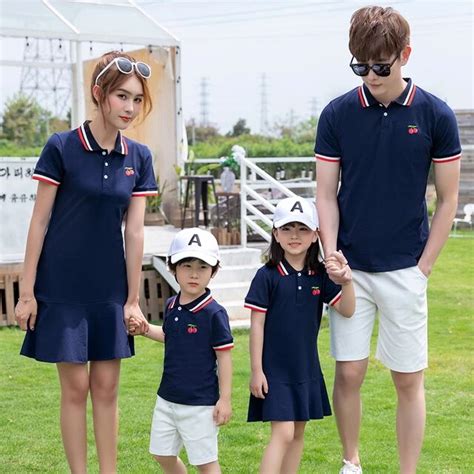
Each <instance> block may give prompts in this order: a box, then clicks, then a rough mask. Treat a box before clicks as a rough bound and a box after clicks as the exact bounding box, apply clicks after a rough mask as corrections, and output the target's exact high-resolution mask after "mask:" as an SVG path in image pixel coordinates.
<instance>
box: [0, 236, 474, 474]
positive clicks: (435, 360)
mask: <svg viewBox="0 0 474 474" xmlns="http://www.w3.org/2000/svg"><path fill="white" fill-rule="evenodd" d="M473 286H474V240H473V239H469V238H467V239H450V240H449V242H448V243H447V245H446V248H445V249H444V251H443V253H442V255H441V257H440V258H439V261H438V263H437V265H436V268H435V270H434V272H433V274H432V276H431V277H430V283H429V308H430V316H429V318H430V322H429V337H430V351H429V352H430V368H429V369H428V370H427V373H426V396H427V427H426V437H425V443H424V446H423V452H422V456H421V461H420V465H419V472H420V473H435V472H436V473H471V472H473V471H474V455H473V450H472V440H473V438H474V429H473V421H474V420H473V418H472V406H473V405H472V402H473V356H472V348H473V346H474V344H473V342H474V341H473V334H474V331H473V307H474V304H473ZM22 339H23V333H22V332H21V331H19V330H17V329H12V328H5V329H2V330H0V353H1V357H2V364H1V368H0V408H1V411H0V433H1V437H0V440H1V441H0V460H1V463H0V472H6V473H27V472H42V473H49V472H51V473H52V472H67V464H66V461H65V458H64V454H63V449H62V445H61V437H60V431H59V424H58V419H59V416H58V407H59V388H58V383H57V376H56V369H55V366H54V365H50V364H43V363H38V362H35V361H32V360H29V359H27V358H24V357H20V356H19V355H18V352H19V348H20V345H21V342H22ZM235 342H236V347H235V349H234V350H233V359H234V389H233V409H234V414H233V419H232V421H231V423H230V424H229V425H227V426H225V427H224V428H222V429H221V432H220V461H221V465H222V467H223V471H224V472H229V473H254V472H257V470H258V465H259V462H260V458H261V454H262V450H263V448H264V445H265V443H266V442H267V440H268V436H269V426H268V425H267V424H256V423H253V424H248V423H246V422H245V419H246V411H247V401H248V378H249V356H248V332H247V331H236V332H235ZM319 344H320V356H321V361H322V366H323V371H324V373H325V376H326V382H327V385H328V388H329V389H332V379H333V373H334V363H333V360H332V359H331V358H330V356H329V333H328V329H327V327H326V326H325V327H324V328H323V329H322V330H321V332H320V335H319ZM136 345H137V356H136V357H134V358H132V359H129V360H126V361H124V362H123V366H122V367H123V370H122V383H121V391H120V445H119V471H120V472H123V473H125V472H127V473H128V472H130V473H152V472H158V471H159V467H158V465H157V464H156V463H155V462H154V461H153V460H152V459H151V457H150V456H149V454H148V432H149V426H150V419H151V413H152V409H153V405H154V401H155V393H156V388H157V385H158V382H159V380H160V375H161V363H162V358H163V347H162V346H161V345H160V344H159V343H154V342H152V341H150V340H147V339H144V338H141V337H139V338H137V341H136ZM373 350H375V344H373ZM363 402H364V415H363V427H362V433H361V456H362V461H363V467H364V472H365V473H395V472H397V471H398V465H397V449H396V438H395V427H394V426H395V425H394V420H395V392H394V389H393V386H392V383H391V378H390V375H389V372H388V371H387V370H386V369H384V367H383V366H382V365H381V364H380V363H379V362H378V361H376V360H375V359H374V358H373V357H372V358H371V359H370V364H369V371H368V375H367V379H366V381H365V384H364V386H363ZM89 419H90V418H89ZM89 434H90V435H89V446H90V449H89V458H90V466H91V469H90V472H97V471H98V465H97V458H96V455H95V449H94V441H93V436H92V429H91V423H90V429H89ZM339 462H340V445H339V440H338V436H337V432H336V427H335V423H334V418H333V417H329V418H326V419H324V420H322V421H313V422H310V423H309V424H308V426H307V431H306V446H305V451H304V456H303V461H302V464H301V470H300V472H301V473H308V474H309V473H311V474H313V473H336V472H337V470H338V467H339ZM191 472H196V471H194V470H193V469H191Z"/></svg>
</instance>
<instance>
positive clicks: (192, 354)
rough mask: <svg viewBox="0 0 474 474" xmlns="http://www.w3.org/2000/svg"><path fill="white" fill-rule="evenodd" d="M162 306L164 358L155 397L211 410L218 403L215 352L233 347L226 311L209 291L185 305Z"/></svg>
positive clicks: (172, 302) (176, 300) (176, 298)
mask: <svg viewBox="0 0 474 474" xmlns="http://www.w3.org/2000/svg"><path fill="white" fill-rule="evenodd" d="M180 295H181V294H178V295H176V296H172V297H171V298H170V299H169V300H168V301H167V302H166V311H165V317H164V321H163V332H164V333H165V358H164V363H163V376H162V378H161V383H160V386H159V388H158V395H159V396H160V397H161V398H163V399H165V400H167V401H169V402H172V403H179V404H181V405H197V406H211V405H215V404H216V403H217V400H218V399H219V383H218V379H217V357H216V351H226V350H230V349H232V348H233V347H234V340H233V338H232V333H231V331H230V325H229V316H228V315H227V311H226V310H225V309H224V308H223V307H222V306H221V305H220V304H219V303H217V301H215V300H214V299H213V298H212V295H211V292H210V291H209V289H206V292H205V293H204V294H203V295H201V296H200V297H199V298H196V299H195V300H194V301H191V302H190V303H187V304H181V303H180V301H179V299H180Z"/></svg>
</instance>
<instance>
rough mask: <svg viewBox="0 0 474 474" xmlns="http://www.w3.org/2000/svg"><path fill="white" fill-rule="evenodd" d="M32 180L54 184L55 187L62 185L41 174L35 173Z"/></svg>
mask: <svg viewBox="0 0 474 474" xmlns="http://www.w3.org/2000/svg"><path fill="white" fill-rule="evenodd" d="M31 178H32V179H36V181H42V182H44V183H48V184H52V185H53V186H59V185H60V184H61V182H60V181H58V180H57V179H54V178H51V176H46V175H44V174H41V173H34V174H33V176H32V177H31Z"/></svg>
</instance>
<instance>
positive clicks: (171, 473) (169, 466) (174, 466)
mask: <svg viewBox="0 0 474 474" xmlns="http://www.w3.org/2000/svg"><path fill="white" fill-rule="evenodd" d="M153 457H154V458H155V459H156V460H157V461H158V462H159V463H160V466H161V467H162V469H163V471H164V472H165V474H186V473H187V472H188V471H187V470H186V466H185V465H184V463H183V461H181V459H180V458H179V457H178V456H156V455H155V456H153Z"/></svg>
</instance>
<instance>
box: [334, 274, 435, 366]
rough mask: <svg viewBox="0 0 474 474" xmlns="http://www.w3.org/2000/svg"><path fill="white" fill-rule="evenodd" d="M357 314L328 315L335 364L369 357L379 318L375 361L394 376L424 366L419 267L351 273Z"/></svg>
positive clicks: (422, 294) (423, 300)
mask: <svg viewBox="0 0 474 474" xmlns="http://www.w3.org/2000/svg"><path fill="white" fill-rule="evenodd" d="M352 276H353V282H354V289H355V295H356V310H355V313H354V315H353V316H352V318H345V317H343V316H341V315H340V314H339V313H338V312H337V311H335V310H334V309H333V308H330V309H329V315H330V328H331V353H332V355H333V357H334V358H335V359H336V360H337V361H350V360H351V361H352V360H362V359H366V358H367V357H369V354H370V338H371V335H372V330H373V327H374V322H375V315H376V313H377V311H378V313H379V334H378V340H377V352H376V355H375V356H376V357H377V359H379V360H380V361H381V362H382V363H383V364H384V365H385V366H386V367H388V368H389V369H391V370H394V371H396V372H417V371H419V370H422V369H425V368H426V367H427V366H428V331H427V327H428V324H427V323H428V307H427V299H426V287H427V282H428V279H427V278H426V276H425V275H424V274H423V273H422V271H421V270H420V269H419V268H418V266H415V267H410V268H404V269H402V270H395V271H391V272H380V273H368V272H362V271H359V270H353V272H352Z"/></svg>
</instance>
